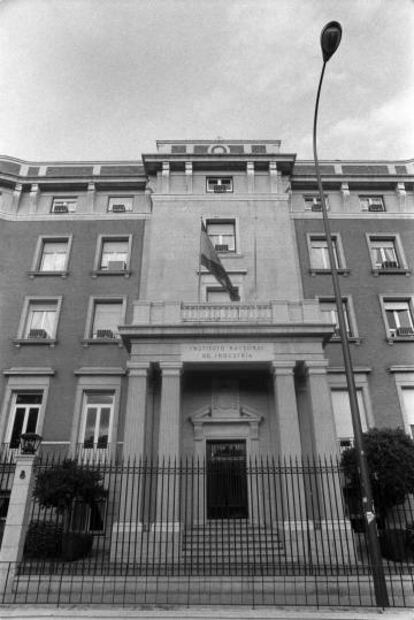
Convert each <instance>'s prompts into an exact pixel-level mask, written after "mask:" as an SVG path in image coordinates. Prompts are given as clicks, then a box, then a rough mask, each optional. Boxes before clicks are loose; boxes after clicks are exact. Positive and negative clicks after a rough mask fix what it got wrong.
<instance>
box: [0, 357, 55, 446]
mask: <svg viewBox="0 0 414 620" xmlns="http://www.w3.org/2000/svg"><path fill="white" fill-rule="evenodd" d="M3 374H4V375H6V376H7V384H6V388H5V390H4V396H3V402H2V406H1V415H0V437H1V438H2V441H3V442H4V443H6V440H7V437H8V436H9V433H10V432H11V428H12V421H11V413H12V407H13V402H14V399H15V396H14V395H15V394H18V393H24V392H25V393H33V392H40V393H41V394H42V403H41V405H40V411H39V415H38V419H37V432H38V433H39V435H43V434H44V433H43V428H44V421H45V412H46V405H47V402H48V397H49V388H50V377H52V376H53V375H54V371H53V370H52V369H50V368H44V367H42V368H36V367H30V368H18V369H14V368H13V369H9V370H7V371H4V372H3ZM13 453H14V451H13Z"/></svg>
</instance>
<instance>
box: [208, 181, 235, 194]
mask: <svg viewBox="0 0 414 620" xmlns="http://www.w3.org/2000/svg"><path fill="white" fill-rule="evenodd" d="M207 191H208V192H214V193H216V194H223V193H226V192H232V191H233V179H232V177H207Z"/></svg>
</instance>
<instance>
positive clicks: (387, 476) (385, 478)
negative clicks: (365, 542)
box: [341, 428, 414, 560]
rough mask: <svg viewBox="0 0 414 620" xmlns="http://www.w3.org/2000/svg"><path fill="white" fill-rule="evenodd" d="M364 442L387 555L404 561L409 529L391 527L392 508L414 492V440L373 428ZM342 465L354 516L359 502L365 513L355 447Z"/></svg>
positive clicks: (399, 432) (344, 455)
mask: <svg viewBox="0 0 414 620" xmlns="http://www.w3.org/2000/svg"><path fill="white" fill-rule="evenodd" d="M362 439H363V446H364V451H365V454H366V458H367V463H368V469H369V475H370V480H371V485H372V493H373V498H374V504H375V510H376V516H377V523H378V527H379V528H380V530H381V532H380V539H382V543H381V544H382V549H383V554H384V557H388V558H389V559H396V560H401V559H402V555H404V554H405V557H406V556H407V542H408V541H407V538H406V537H407V532H406V529H405V527H404V529H403V530H401V526H400V524H399V523H397V524H396V525H397V527H394V528H393V527H389V522H390V521H391V511H392V509H393V508H394V507H395V506H397V505H399V504H403V503H404V501H405V500H406V499H407V497H408V495H409V494H410V493H414V441H413V440H412V439H411V438H410V437H408V435H406V434H405V433H404V431H403V430H402V429H399V428H397V429H391V428H384V429H377V428H373V429H371V430H369V431H368V432H366V433H363V437H362ZM341 465H342V467H343V470H344V473H345V476H346V479H347V486H346V493H345V497H347V495H349V496H351V497H352V498H353V501H354V506H353V509H352V510H353V512H354V514H355V501H356V502H357V503H358V504H359V510H358V512H359V513H360V514H362V506H361V497H360V486H359V476H358V469H357V459H356V449H355V448H349V449H347V450H344V452H343V453H342V458H341ZM349 507H350V506H349ZM350 511H351V507H350ZM401 531H402V532H403V533H401ZM391 556H393V557H392V558H391Z"/></svg>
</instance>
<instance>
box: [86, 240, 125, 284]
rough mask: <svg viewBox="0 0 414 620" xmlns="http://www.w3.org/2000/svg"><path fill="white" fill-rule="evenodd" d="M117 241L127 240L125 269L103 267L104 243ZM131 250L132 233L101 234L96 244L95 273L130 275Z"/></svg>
mask: <svg viewBox="0 0 414 620" xmlns="http://www.w3.org/2000/svg"><path fill="white" fill-rule="evenodd" d="M117 241H125V242H126V243H127V257H126V263H125V269H120V270H110V269H103V268H102V267H101V260H102V254H103V249H104V245H105V243H106V242H109V243H110V242H117ZM131 252H132V235H99V237H98V242H97V245H96V252H95V258H94V274H95V275H106V274H108V275H119V274H121V275H125V276H126V277H129V275H130V265H131Z"/></svg>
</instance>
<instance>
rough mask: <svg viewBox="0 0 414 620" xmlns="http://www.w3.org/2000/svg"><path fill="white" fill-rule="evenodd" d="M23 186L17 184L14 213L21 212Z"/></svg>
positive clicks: (14, 195)
mask: <svg viewBox="0 0 414 620" xmlns="http://www.w3.org/2000/svg"><path fill="white" fill-rule="evenodd" d="M22 189H23V185H22V184H21V183H16V185H15V187H14V191H13V199H12V209H13V211H18V210H19V204H20V198H21V195H22Z"/></svg>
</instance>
